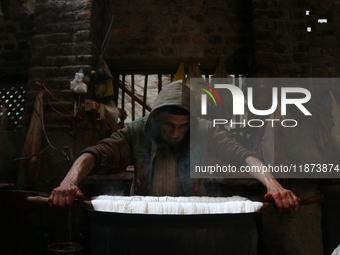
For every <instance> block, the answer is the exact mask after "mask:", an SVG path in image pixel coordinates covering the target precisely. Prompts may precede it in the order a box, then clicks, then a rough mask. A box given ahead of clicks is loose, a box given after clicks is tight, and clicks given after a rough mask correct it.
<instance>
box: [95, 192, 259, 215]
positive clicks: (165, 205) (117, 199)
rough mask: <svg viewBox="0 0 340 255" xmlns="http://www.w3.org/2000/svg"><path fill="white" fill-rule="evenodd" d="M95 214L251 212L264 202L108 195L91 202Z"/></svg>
mask: <svg viewBox="0 0 340 255" xmlns="http://www.w3.org/2000/svg"><path fill="white" fill-rule="evenodd" d="M91 202H92V205H93V208H94V210H96V211H104V212H118V213H137V214H225V213H252V212H257V211H259V210H260V209H261V208H262V205H263V203H261V202H254V201H250V200H249V199H247V198H244V197H240V196H233V197H195V196H192V197H169V196H164V197H155V196H107V195H101V196H98V197H94V198H93V199H92V201H91Z"/></svg>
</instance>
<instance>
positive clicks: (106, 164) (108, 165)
mask: <svg viewBox="0 0 340 255" xmlns="http://www.w3.org/2000/svg"><path fill="white" fill-rule="evenodd" d="M81 153H82V154H83V153H91V154H92V155H93V156H94V157H95V158H96V166H95V170H104V171H105V170H108V169H112V168H114V167H126V166H128V165H129V164H131V158H132V157H131V135H130V129H129V127H128V126H125V127H124V128H123V129H121V130H119V131H117V132H115V133H113V134H112V136H111V137H110V138H106V139H103V140H101V141H99V142H98V143H97V144H96V145H94V146H91V147H87V148H86V149H85V150H83V151H82V152H81Z"/></svg>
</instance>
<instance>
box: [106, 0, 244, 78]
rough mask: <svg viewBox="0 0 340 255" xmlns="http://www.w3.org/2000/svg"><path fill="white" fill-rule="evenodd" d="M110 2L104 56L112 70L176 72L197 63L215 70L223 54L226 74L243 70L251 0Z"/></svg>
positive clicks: (203, 67)
mask: <svg viewBox="0 0 340 255" xmlns="http://www.w3.org/2000/svg"><path fill="white" fill-rule="evenodd" d="M112 2H113V7H112V13H113V15H114V19H113V29H112V32H111V41H110V44H109V45H108V47H107V51H106V54H105V58H106V61H107V62H108V63H109V65H110V67H111V68H112V69H127V70H129V69H135V70H138V69H140V70H147V69H168V70H174V71H175V70H176V68H177V66H178V64H179V63H180V62H182V61H184V62H186V63H188V62H191V61H194V62H195V61H196V62H199V63H200V64H201V66H200V68H202V69H211V70H214V69H215V67H216V63H217V59H218V57H220V56H222V57H224V59H225V61H226V62H225V63H226V66H227V69H228V71H229V72H239V73H246V72H247V70H248V53H249V46H248V45H249V44H248V39H249V38H248V35H249V26H248V22H249V15H248V14H249V6H250V1H249V0H241V1H236V0H228V1H203V0H200V1H190V0H188V1H166V0H163V1H153V0H144V1H112ZM110 18H111V16H107V17H106V23H109V19H110Z"/></svg>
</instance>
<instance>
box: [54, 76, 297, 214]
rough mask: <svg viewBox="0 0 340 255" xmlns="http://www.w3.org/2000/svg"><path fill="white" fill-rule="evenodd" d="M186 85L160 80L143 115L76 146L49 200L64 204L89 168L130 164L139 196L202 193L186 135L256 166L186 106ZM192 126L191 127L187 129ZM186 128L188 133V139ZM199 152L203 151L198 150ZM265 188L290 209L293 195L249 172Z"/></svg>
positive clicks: (221, 155) (229, 159)
mask: <svg viewBox="0 0 340 255" xmlns="http://www.w3.org/2000/svg"><path fill="white" fill-rule="evenodd" d="M190 93H191V90H190V88H189V87H187V86H186V85H184V84H183V83H182V81H176V82H173V83H171V84H169V85H167V86H165V87H164V88H163V89H162V91H161V92H160V93H159V95H158V96H157V98H156V100H155V102H154V105H153V108H152V111H151V113H150V114H149V115H148V116H145V117H142V118H140V119H137V120H135V121H133V122H131V123H128V124H126V125H125V127H124V128H123V129H121V130H118V131H117V132H115V133H113V134H112V135H111V137H110V138H106V139H104V140H101V141H99V142H98V143H97V144H96V145H95V146H91V147H88V148H86V149H85V150H83V151H82V153H81V155H80V157H79V158H78V159H77V160H76V161H75V163H74V164H73V166H72V167H71V169H70V170H69V172H68V173H67V175H66V177H65V178H64V180H63V181H62V182H61V184H60V186H59V187H57V188H55V189H54V190H53V191H52V193H51V196H50V198H49V205H50V206H51V207H53V208H55V209H59V210H65V209H66V210H70V209H71V208H72V206H73V202H74V199H75V198H82V197H83V196H84V195H83V193H82V192H81V190H80V189H79V188H78V184H79V182H80V181H81V180H82V179H83V178H85V177H86V176H87V175H88V174H89V173H90V172H91V171H92V170H95V169H101V170H106V169H112V168H113V167H114V166H120V167H127V166H129V165H133V166H134V170H135V176H134V180H133V185H132V194H133V195H141V196H147V195H148V196H204V195H206V194H205V188H204V179H194V178H190V141H191V140H192V139H193V137H194V139H200V137H209V139H208V140H207V141H208V143H209V144H207V147H206V148H208V152H209V153H210V154H212V155H214V156H216V157H217V159H218V160H220V161H222V162H224V163H226V164H238V165H240V164H241V165H242V164H243V165H250V166H260V165H261V164H262V165H263V163H262V162H261V161H260V160H258V159H257V158H256V157H254V156H252V155H251V153H250V152H249V151H248V150H246V149H245V148H244V147H243V146H241V145H240V144H239V143H238V142H236V141H235V139H233V138H231V137H230V136H229V133H228V132H227V131H226V130H222V129H220V128H216V127H213V125H212V123H211V121H208V120H205V119H201V118H198V117H197V116H196V115H195V113H194V112H195V111H194V110H193V109H191V110H190ZM192 132H194V133H192ZM190 133H192V134H194V135H193V136H192V137H191V139H190ZM202 157H203V156H202ZM253 177H255V178H257V179H258V180H259V181H260V182H261V183H262V184H263V185H264V186H265V187H266V189H267V194H266V195H265V197H270V198H271V199H272V200H273V201H274V202H275V204H276V207H277V209H278V210H279V211H290V210H294V209H295V210H296V209H297V207H298V204H299V198H298V197H296V196H295V195H294V193H293V192H292V191H290V190H287V189H284V188H283V187H282V186H281V185H280V184H279V183H278V182H277V181H276V179H275V178H274V177H273V176H271V175H270V174H268V173H262V174H257V175H254V176H253Z"/></svg>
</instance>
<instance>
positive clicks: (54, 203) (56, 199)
mask: <svg viewBox="0 0 340 255" xmlns="http://www.w3.org/2000/svg"><path fill="white" fill-rule="evenodd" d="M83 197H84V194H83V193H82V192H81V190H80V189H79V188H78V187H77V186H76V185H74V184H71V183H67V184H65V183H62V184H61V185H60V186H59V187H58V188H55V189H54V190H53V191H52V193H51V195H50V197H49V198H48V204H49V206H51V207H52V208H54V209H56V210H61V211H69V210H71V209H72V208H73V203H74V199H75V198H78V199H82V198H83Z"/></svg>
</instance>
